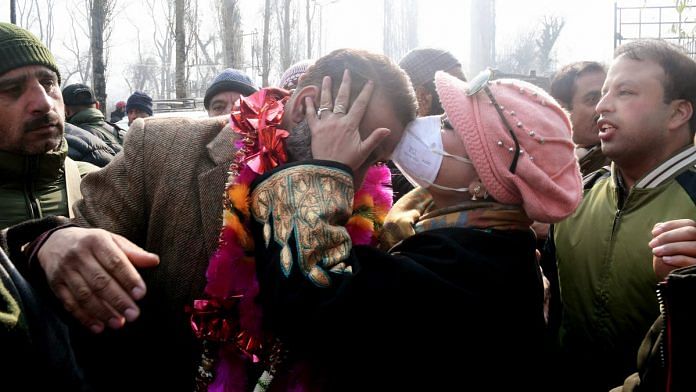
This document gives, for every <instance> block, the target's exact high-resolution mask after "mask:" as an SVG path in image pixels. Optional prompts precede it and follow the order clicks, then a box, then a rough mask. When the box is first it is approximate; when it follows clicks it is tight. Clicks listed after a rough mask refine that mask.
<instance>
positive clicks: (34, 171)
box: [0, 23, 96, 391]
mask: <svg viewBox="0 0 696 392" xmlns="http://www.w3.org/2000/svg"><path fill="white" fill-rule="evenodd" d="M59 86H60V73H59V72H58V66H57V64H56V61H55V59H54V57H53V55H52V54H51V52H50V51H49V50H48V48H47V47H46V46H44V45H43V44H42V43H41V41H39V40H38V39H37V38H36V37H34V36H33V35H32V34H31V33H29V32H28V31H26V30H24V29H22V28H19V27H17V26H15V25H13V24H9V23H0V232H1V233H2V234H3V236H2V237H4V234H5V230H3V229H4V228H6V227H7V226H9V225H12V224H15V223H19V222H21V221H24V220H27V219H37V218H42V217H47V216H51V215H64V216H67V215H68V209H69V207H70V204H71V203H72V202H73V201H75V200H76V199H77V198H79V195H80V193H79V185H80V174H81V173H83V172H84V171H85V170H88V169H89V168H90V167H91V168H93V169H96V166H93V165H89V164H85V165H83V166H82V168H83V170H80V169H79V168H78V165H77V164H76V163H75V162H73V161H72V160H70V158H67V153H68V145H67V143H66V141H65V139H64V138H63V123H64V117H63V115H64V107H63V99H62V96H61V92H60V88H59ZM19 231H20V232H21V228H20V229H19ZM1 239H2V238H0V240H1ZM0 243H4V241H0ZM18 269H21V267H20V268H17V267H16V266H15V264H13V263H12V262H11V261H10V260H9V259H8V258H7V257H6V254H5V252H4V250H3V249H0V347H2V354H1V355H0V374H2V384H1V385H2V388H3V390H66V391H86V390H89V389H88V386H87V385H86V384H85V383H84V380H83V377H82V372H81V370H80V369H79V368H78V367H77V365H76V362H75V357H74V355H73V352H72V348H71V346H70V338H69V336H68V334H67V330H66V327H65V325H64V324H63V323H62V322H61V321H60V319H59V318H58V317H56V315H55V314H54V313H53V312H52V309H51V307H50V306H49V305H48V303H47V302H44V301H42V299H41V298H40V297H39V296H38V295H37V293H36V290H35V289H34V288H33V287H32V286H30V285H29V284H28V283H27V280H26V279H24V277H23V276H22V275H20V273H19V272H18Z"/></svg>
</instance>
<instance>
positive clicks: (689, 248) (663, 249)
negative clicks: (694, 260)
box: [652, 241, 696, 257]
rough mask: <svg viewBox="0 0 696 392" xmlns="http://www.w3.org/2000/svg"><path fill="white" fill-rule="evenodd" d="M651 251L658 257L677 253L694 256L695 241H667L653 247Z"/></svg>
mask: <svg viewBox="0 0 696 392" xmlns="http://www.w3.org/2000/svg"><path fill="white" fill-rule="evenodd" d="M652 252H653V255H655V256H658V257H666V256H679V255H682V256H686V257H696V243H694V241H682V242H669V243H666V244H664V245H660V246H657V247H655V248H653V250H652Z"/></svg>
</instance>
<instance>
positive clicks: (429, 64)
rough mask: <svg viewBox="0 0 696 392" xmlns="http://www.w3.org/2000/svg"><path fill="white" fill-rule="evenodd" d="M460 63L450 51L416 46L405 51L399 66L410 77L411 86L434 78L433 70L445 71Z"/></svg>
mask: <svg viewBox="0 0 696 392" xmlns="http://www.w3.org/2000/svg"><path fill="white" fill-rule="evenodd" d="M458 65H459V66H461V65H462V64H461V63H460V62H459V60H457V58H456V57H454V55H452V53H450V52H448V51H446V50H442V49H435V48H418V49H413V50H412V51H410V52H408V53H406V56H404V57H403V58H402V59H401V61H399V66H400V67H401V69H403V70H404V71H406V73H407V74H408V77H409V78H411V83H412V84H413V86H414V87H415V86H420V85H422V84H423V83H427V82H430V81H432V80H434V79H435V72H437V71H446V70H449V69H451V68H454V67H456V66H458Z"/></svg>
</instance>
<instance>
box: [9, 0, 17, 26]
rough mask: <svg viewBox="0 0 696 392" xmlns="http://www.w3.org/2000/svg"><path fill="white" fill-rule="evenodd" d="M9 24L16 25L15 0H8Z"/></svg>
mask: <svg viewBox="0 0 696 392" xmlns="http://www.w3.org/2000/svg"><path fill="white" fill-rule="evenodd" d="M10 23H12V24H17V0H10Z"/></svg>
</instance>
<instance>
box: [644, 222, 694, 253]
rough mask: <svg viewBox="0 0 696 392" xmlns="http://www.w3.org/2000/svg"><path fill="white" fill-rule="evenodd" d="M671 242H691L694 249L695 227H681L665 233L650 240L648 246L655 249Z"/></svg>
mask: <svg viewBox="0 0 696 392" xmlns="http://www.w3.org/2000/svg"><path fill="white" fill-rule="evenodd" d="M673 242H692V243H693V244H694V245H693V247H694V248H696V226H681V227H677V228H673V229H671V230H668V231H665V232H663V233H662V234H659V235H658V236H656V237H655V238H653V239H652V240H650V242H648V246H650V247H651V248H656V247H660V246H666V245H669V244H670V243H673Z"/></svg>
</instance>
